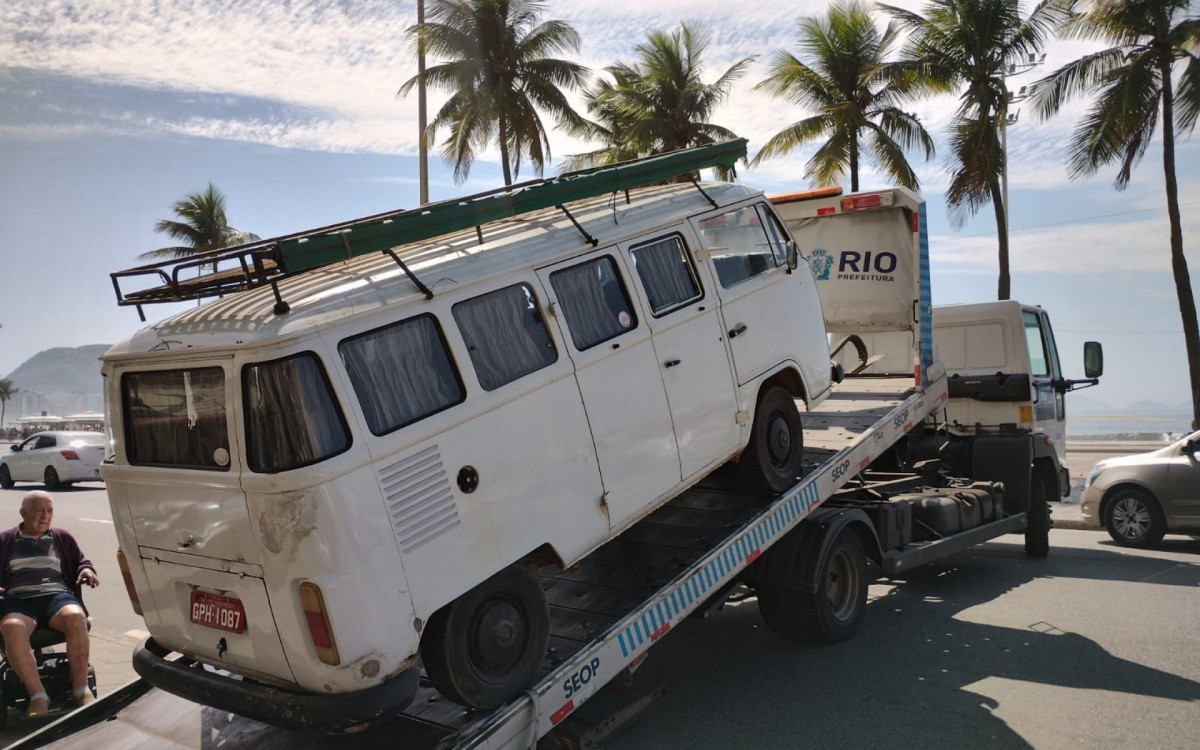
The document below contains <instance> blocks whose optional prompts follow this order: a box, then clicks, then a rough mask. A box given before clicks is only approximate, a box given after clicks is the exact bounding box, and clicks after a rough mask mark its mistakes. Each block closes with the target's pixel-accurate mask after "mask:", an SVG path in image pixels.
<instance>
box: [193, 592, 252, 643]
mask: <svg viewBox="0 0 1200 750" xmlns="http://www.w3.org/2000/svg"><path fill="white" fill-rule="evenodd" d="M192 622H194V623H196V624H197V625H203V626H205V627H206V628H216V629H217V630H227V631H229V632H230V633H245V632H246V610H245V608H244V607H242V602H241V601H240V600H238V599H234V598H233V597H232V596H221V595H220V594H210V593H208V592H207V591H192Z"/></svg>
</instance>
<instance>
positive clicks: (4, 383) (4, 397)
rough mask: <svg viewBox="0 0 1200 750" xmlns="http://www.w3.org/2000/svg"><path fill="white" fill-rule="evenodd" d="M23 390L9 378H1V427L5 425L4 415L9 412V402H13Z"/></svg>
mask: <svg viewBox="0 0 1200 750" xmlns="http://www.w3.org/2000/svg"><path fill="white" fill-rule="evenodd" d="M19 390H21V389H20V388H18V387H17V386H16V385H15V384H14V383H13V382H12V381H11V380H9V379H8V378H0V426H3V425H4V413H5V412H6V411H8V402H9V401H12V400H13V398H14V397H15V396H16V395H17V391H19Z"/></svg>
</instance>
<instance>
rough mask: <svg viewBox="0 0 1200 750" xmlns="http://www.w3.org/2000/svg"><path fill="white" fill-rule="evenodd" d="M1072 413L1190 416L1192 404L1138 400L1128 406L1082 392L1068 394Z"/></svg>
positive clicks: (1091, 415)
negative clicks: (1174, 404) (1173, 404)
mask: <svg viewBox="0 0 1200 750" xmlns="http://www.w3.org/2000/svg"><path fill="white" fill-rule="evenodd" d="M1067 404H1068V408H1069V410H1070V413H1071V414H1072V415H1073V416H1078V417H1180V418H1182V417H1188V416H1189V415H1190V414H1191V412H1192V406H1191V404H1186V403H1185V404H1179V405H1177V406H1169V405H1167V404H1163V403H1159V402H1158V401H1137V402H1134V403H1132V404H1129V405H1128V406H1113V405H1111V404H1106V403H1104V402H1103V401H1097V400H1096V399H1094V398H1088V397H1087V396H1084V395H1082V394H1078V393H1072V394H1071V395H1069V396H1067Z"/></svg>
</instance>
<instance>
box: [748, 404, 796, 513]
mask: <svg viewBox="0 0 1200 750" xmlns="http://www.w3.org/2000/svg"><path fill="white" fill-rule="evenodd" d="M803 462H804V432H803V430H802V429H801V426H800V412H799V410H797V409H796V400H795V399H794V398H792V394H791V393H789V392H788V391H787V389H786V388H783V387H781V386H777V385H776V386H771V387H770V388H768V389H767V390H766V391H765V392H764V393H763V394H762V397H761V398H759V399H758V406H757V407H756V408H755V410H754V425H753V427H752V428H751V430H750V443H749V445H747V446H746V451H745V452H744V453H743V454H742V459H741V465H742V467H743V470H744V476H745V478H746V481H747V482H748V483H750V484H753V485H755V486H757V487H761V488H762V489H765V490H768V491H770V492H783V491H784V490H787V489H789V488H790V487H792V486H793V485H795V484H796V482H797V481H798V480H799V479H800V475H801V474H803V473H804V463H803Z"/></svg>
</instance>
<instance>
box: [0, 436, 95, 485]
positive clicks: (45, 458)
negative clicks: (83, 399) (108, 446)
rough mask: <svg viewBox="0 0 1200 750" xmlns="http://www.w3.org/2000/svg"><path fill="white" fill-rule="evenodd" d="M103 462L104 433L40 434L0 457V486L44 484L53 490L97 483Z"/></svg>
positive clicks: (18, 444) (14, 446)
mask: <svg viewBox="0 0 1200 750" xmlns="http://www.w3.org/2000/svg"><path fill="white" fill-rule="evenodd" d="M103 460H104V435H103V434H102V433H99V432H58V431H52V432H38V433H35V434H33V435H30V436H29V437H28V438H27V439H25V440H22V441H21V442H19V443H17V444H15V445H13V447H12V450H11V451H10V452H9V453H7V454H4V455H0V487H4V488H5V489H8V488H9V487H12V486H13V484H15V483H16V482H41V483H42V484H44V485H45V486H46V489H48V490H52V491H53V490H58V489H62V488H63V487H64V486H66V485H68V484H70V483H71V482H98V481H100V462H101V461H103Z"/></svg>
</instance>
